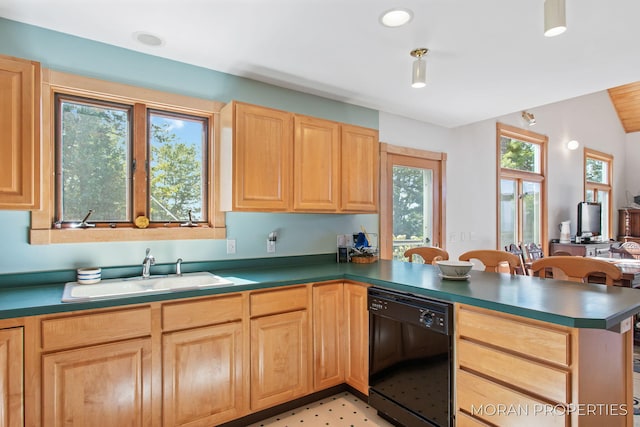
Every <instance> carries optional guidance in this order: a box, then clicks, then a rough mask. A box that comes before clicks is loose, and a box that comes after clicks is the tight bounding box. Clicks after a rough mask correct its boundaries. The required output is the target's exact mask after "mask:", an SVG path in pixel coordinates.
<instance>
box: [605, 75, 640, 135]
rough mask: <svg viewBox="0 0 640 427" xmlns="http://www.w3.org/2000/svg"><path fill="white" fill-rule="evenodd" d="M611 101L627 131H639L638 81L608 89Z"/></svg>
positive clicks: (639, 101) (639, 96)
mask: <svg viewBox="0 0 640 427" xmlns="http://www.w3.org/2000/svg"><path fill="white" fill-rule="evenodd" d="M609 96H610V97H611V102H613V106H614V107H615V109H616V111H617V112H618V117H620V122H621V123H622V127H623V128H624V131H625V132H627V133H630V132H638V131H640V82H635V83H630V84H626V85H622V86H617V87H614V88H611V89H609Z"/></svg>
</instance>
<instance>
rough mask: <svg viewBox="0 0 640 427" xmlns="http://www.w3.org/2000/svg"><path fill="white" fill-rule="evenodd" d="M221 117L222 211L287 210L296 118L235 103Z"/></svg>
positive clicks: (288, 207) (271, 110)
mask: <svg viewBox="0 0 640 427" xmlns="http://www.w3.org/2000/svg"><path fill="white" fill-rule="evenodd" d="M220 116H221V122H222V138H221V140H222V145H221V147H220V150H221V162H220V177H221V178H220V179H221V190H220V191H221V194H220V202H221V207H222V210H234V211H288V210H289V209H290V193H291V163H292V161H293V160H292V155H293V136H292V134H293V132H292V131H293V114H291V113H287V112H284V111H278V110H273V109H270V108H264V107H258V106H254V105H248V104H242V103H239V102H232V103H230V104H227V105H226V106H225V107H224V108H223V109H222V111H221V113H220Z"/></svg>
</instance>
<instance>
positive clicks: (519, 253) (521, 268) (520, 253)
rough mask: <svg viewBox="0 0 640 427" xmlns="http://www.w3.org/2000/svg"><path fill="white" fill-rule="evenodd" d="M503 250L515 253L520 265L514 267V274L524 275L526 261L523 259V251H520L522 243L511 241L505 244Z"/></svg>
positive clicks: (525, 272)
mask: <svg viewBox="0 0 640 427" xmlns="http://www.w3.org/2000/svg"><path fill="white" fill-rule="evenodd" d="M504 250H505V251H506V252H510V253H512V254H514V255H517V256H518V258H520V265H519V266H518V267H516V269H515V272H516V274H522V275H526V274H527V268H526V262H525V259H524V252H523V251H522V245H521V244H515V243H511V244H510V245H509V246H505V247H504Z"/></svg>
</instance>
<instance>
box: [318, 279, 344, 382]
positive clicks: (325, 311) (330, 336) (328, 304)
mask: <svg viewBox="0 0 640 427" xmlns="http://www.w3.org/2000/svg"><path fill="white" fill-rule="evenodd" d="M343 349H344V287H343V286H342V283H332V284H327V285H317V286H315V287H314V288H313V366H314V370H313V386H314V390H316V391H317V390H322V389H325V388H328V387H331V386H334V385H337V384H342V383H343V382H344V356H345V354H344V351H343Z"/></svg>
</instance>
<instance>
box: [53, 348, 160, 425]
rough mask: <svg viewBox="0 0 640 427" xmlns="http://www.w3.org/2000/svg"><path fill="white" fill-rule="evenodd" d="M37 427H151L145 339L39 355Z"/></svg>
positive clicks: (149, 377) (148, 362)
mask: <svg viewBox="0 0 640 427" xmlns="http://www.w3.org/2000/svg"><path fill="white" fill-rule="evenodd" d="M42 402H43V406H42V419H43V425H45V426H52V427H62V426H78V427H81V426H151V425H152V422H151V339H149V338H139V339H134V340H128V341H123V342H116V343H109V344H104V345H95V346H91V347H83V348H77V349H73V350H65V351H58V352H55V353H50V354H46V355H44V356H43V357H42Z"/></svg>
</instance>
